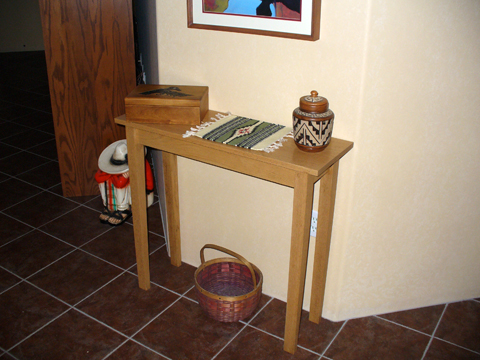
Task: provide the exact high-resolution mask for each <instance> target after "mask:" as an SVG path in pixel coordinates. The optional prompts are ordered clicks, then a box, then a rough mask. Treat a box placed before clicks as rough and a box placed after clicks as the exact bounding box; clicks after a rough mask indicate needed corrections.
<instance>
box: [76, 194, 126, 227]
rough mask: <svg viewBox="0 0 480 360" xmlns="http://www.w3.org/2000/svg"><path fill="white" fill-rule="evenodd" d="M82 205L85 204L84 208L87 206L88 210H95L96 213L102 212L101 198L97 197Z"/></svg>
mask: <svg viewBox="0 0 480 360" xmlns="http://www.w3.org/2000/svg"><path fill="white" fill-rule="evenodd" d="M84 204H85V206H88V207H89V208H91V209H94V210H97V211H102V210H103V200H102V197H101V196H97V197H96V198H94V199H91V200H89V201H86V202H85V203H84ZM127 222H128V221H127Z"/></svg>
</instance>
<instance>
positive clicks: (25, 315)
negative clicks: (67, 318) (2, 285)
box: [0, 282, 68, 349]
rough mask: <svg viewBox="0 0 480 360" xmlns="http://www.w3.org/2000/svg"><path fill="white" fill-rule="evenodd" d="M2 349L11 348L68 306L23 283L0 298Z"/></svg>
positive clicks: (0, 341)
mask: <svg viewBox="0 0 480 360" xmlns="http://www.w3.org/2000/svg"><path fill="white" fill-rule="evenodd" d="M0 309H2V311H0V346H1V347H2V348H4V349H9V348H10V347H12V346H14V345H15V344H16V343H18V342H19V341H20V340H23V339H24V338H25V337H26V336H28V335H30V334H31V333H32V332H34V331H35V330H37V329H39V328H40V327H41V326H43V325H45V324H47V323H48V322H49V321H51V320H53V319H54V318H55V317H57V316H59V315H60V314H61V313H62V312H64V311H66V310H67V309H68V306H67V305H65V304H63V303H61V302H60V301H58V300H56V299H54V298H53V297H51V296H50V295H48V294H45V293H44V292H43V291H40V290H38V289H36V288H35V287H33V286H31V285H29V284H27V283H25V282H23V283H21V284H18V285H16V286H15V287H13V288H11V289H10V290H8V291H6V292H4V293H3V294H1V295H0Z"/></svg>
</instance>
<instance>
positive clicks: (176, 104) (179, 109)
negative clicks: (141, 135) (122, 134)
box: [125, 85, 208, 125]
mask: <svg viewBox="0 0 480 360" xmlns="http://www.w3.org/2000/svg"><path fill="white" fill-rule="evenodd" d="M207 111H208V86H183V85H139V86H137V88H136V89H135V90H133V91H132V92H131V93H130V94H128V96H127V97H126V98H125V115H126V119H127V121H134V122H142V123H154V124H184V125H199V124H200V121H201V120H202V119H203V117H204V116H205V114H206V113H207Z"/></svg>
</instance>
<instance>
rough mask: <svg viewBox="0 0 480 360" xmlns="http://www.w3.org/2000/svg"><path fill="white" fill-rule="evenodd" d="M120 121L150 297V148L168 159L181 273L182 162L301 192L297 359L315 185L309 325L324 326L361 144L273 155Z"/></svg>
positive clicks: (294, 247) (294, 301) (143, 284)
mask: <svg viewBox="0 0 480 360" xmlns="http://www.w3.org/2000/svg"><path fill="white" fill-rule="evenodd" d="M217 113H218V112H215V111H209V112H208V113H207V115H206V116H205V120H206V121H208V120H209V119H210V118H212V117H214V116H215V114H217ZM115 121H116V122H117V124H121V125H124V126H126V133H127V143H128V162H129V169H130V170H129V172H130V184H131V192H132V212H133V214H134V216H133V225H134V235H135V251H136V258H137V268H138V282H139V286H140V288H142V289H145V290H148V289H149V288H150V268H149V256H148V229H147V211H146V209H147V204H146V196H145V169H144V166H145V152H144V151H145V149H144V147H145V146H149V147H152V148H155V149H158V150H162V151H163V156H162V157H163V168H164V176H165V179H164V180H165V193H166V204H167V219H168V235H169V245H170V255H171V263H172V264H173V265H175V266H180V265H181V262H182V258H181V241H180V216H179V200H178V173H177V155H178V156H183V157H186V158H189V159H192V160H197V161H201V162H203V163H206V164H210V165H215V166H219V167H221V168H225V169H228V170H233V171H236V172H239V173H242V174H246V175H251V176H254V177H257V178H260V179H264V180H268V181H271V182H274V183H278V184H282V185H286V186H290V187H293V189H294V196H293V209H294V211H293V219H292V238H291V245H290V265H289V266H290V267H289V275H288V293H287V312H286V321H285V342H284V350H285V351H287V352H289V353H292V354H293V353H294V352H295V350H296V347H297V341H298V331H299V327H300V316H301V311H302V304H303V295H304V287H305V274H306V265H307V256H308V245H309V241H310V222H311V215H312V204H313V191H314V184H315V182H316V181H318V180H319V179H321V182H320V192H319V193H320V194H319V204H318V224H319V225H320V226H318V229H317V237H316V245H315V255H314V265H313V281H312V292H311V302H310V315H309V319H310V320H311V321H313V322H315V323H317V324H318V323H319V322H320V318H321V316H322V308H323V298H324V292H325V282H326V276H327V264H328V254H329V250H330V238H331V233H332V222H333V210H334V205H335V194H336V186H337V175H338V163H339V160H340V159H341V158H342V157H343V156H344V155H345V154H346V153H347V152H348V151H350V149H352V147H353V143H352V142H350V141H345V140H340V139H336V138H332V140H331V142H330V145H329V146H328V147H327V148H326V149H325V150H323V151H321V152H318V153H307V152H304V151H301V150H299V149H298V148H297V147H296V145H295V143H294V141H293V139H288V140H287V141H286V142H284V143H283V146H282V147H280V148H279V149H277V150H275V151H274V152H271V153H266V152H263V151H253V150H248V149H243V148H238V147H235V146H230V145H224V144H219V143H216V142H213V141H209V140H204V139H201V138H198V137H196V136H191V137H188V138H184V137H183V134H184V133H185V132H186V131H187V130H189V129H190V127H191V126H189V125H160V124H145V123H136V122H131V121H126V118H125V116H120V117H118V118H116V119H115Z"/></svg>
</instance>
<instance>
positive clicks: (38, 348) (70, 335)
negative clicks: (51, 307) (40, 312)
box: [11, 309, 125, 360]
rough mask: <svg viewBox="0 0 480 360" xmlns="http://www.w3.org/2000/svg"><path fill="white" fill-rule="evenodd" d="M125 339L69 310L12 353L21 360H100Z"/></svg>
mask: <svg viewBox="0 0 480 360" xmlns="http://www.w3.org/2000/svg"><path fill="white" fill-rule="evenodd" d="M52 339H54V341H52ZM124 340H125V338H124V337H123V336H122V335H120V334H117V333H116V332H114V331H113V330H111V329H109V328H107V327H105V326H104V325H102V324H100V323H98V322H96V321H95V320H92V319H90V318H88V317H86V316H85V315H82V314H81V313H79V312H77V311H75V310H73V309H72V310H70V311H68V312H67V313H66V314H64V315H62V316H61V317H60V318H58V319H56V320H55V321H53V322H52V323H51V324H49V325H48V326H46V327H44V328H43V329H41V330H40V331H38V332H37V333H35V334H34V335H33V336H31V337H30V338H28V339H27V340H25V341H24V342H22V343H21V344H20V345H18V346H17V347H15V348H14V349H12V351H11V353H12V354H13V355H14V356H16V357H18V358H20V359H38V360H41V359H48V360H57V359H58V360H66V359H92V360H93V359H103V358H104V357H105V356H106V355H108V354H109V353H110V352H112V351H113V350H114V349H115V348H116V347H118V346H119V345H120V344H121V343H122V342H123V341H124Z"/></svg>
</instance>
